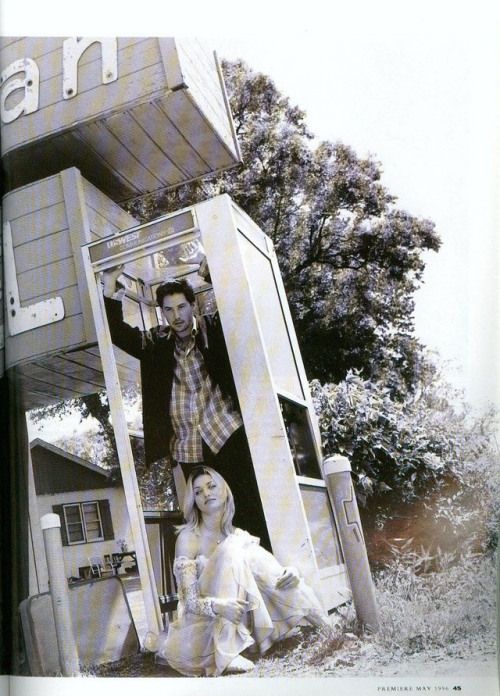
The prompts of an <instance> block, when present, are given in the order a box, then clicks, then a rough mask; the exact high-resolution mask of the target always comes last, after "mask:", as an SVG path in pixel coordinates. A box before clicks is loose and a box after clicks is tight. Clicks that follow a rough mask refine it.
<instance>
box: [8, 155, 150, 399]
mask: <svg viewBox="0 0 500 696" xmlns="http://www.w3.org/2000/svg"><path fill="white" fill-rule="evenodd" d="M3 215H4V220H5V221H9V223H10V226H11V231H12V241H13V247H14V257H15V262H16V271H17V280H18V286H19V294H20V301H21V305H22V306H27V305H29V304H34V303H36V302H39V301H41V300H45V299H48V298H51V297H55V296H57V297H60V298H61V299H62V301H63V304H64V313H65V314H64V318H63V319H62V320H61V321H58V322H55V323H51V324H47V325H46V326H41V327H39V328H37V329H33V330H30V331H26V332H23V333H20V334H17V335H14V336H7V334H8V326H6V336H7V340H6V365H7V367H8V368H11V367H13V366H14V365H17V366H18V370H17V378H18V380H19V389H20V390H21V392H22V395H23V405H24V406H25V408H35V407H38V406H43V405H45V404H47V403H53V402H54V401H59V400H62V399H69V398H73V397H77V396H82V395H84V394H89V393H93V392H96V391H99V390H102V389H103V388H104V379H103V375H102V368H101V364H100V358H99V352H98V350H97V348H96V336H95V328H94V322H93V318H92V313H91V310H90V307H89V303H88V293H87V290H86V282H85V279H84V277H83V272H82V260H81V251H80V247H81V246H82V245H83V244H86V243H88V242H90V241H92V240H94V239H100V238H102V237H105V236H109V235H111V234H114V233H115V232H118V231H121V230H124V229H127V228H129V227H133V226H134V225H136V224H137V220H136V219H135V218H133V217H132V216H131V215H129V214H128V213H127V212H126V211H125V210H123V209H122V208H120V206H118V205H117V204H116V203H114V202H113V201H111V200H110V199H109V198H108V197H107V196H105V195H104V194H103V193H102V192H101V191H99V190H98V189H97V188H96V187H95V186H93V185H92V184H91V183H89V182H88V181H85V179H83V177H82V176H81V174H80V173H79V172H78V170H76V169H74V168H72V169H69V170H65V171H63V172H61V173H60V174H58V175H55V176H51V177H49V178H47V179H44V180H42V181H40V182H37V183H34V184H28V185H27V186H24V187H22V188H20V189H16V190H15V191H12V192H11V193H9V194H7V195H6V196H5V199H4V208H3ZM118 365H119V371H120V377H121V379H122V380H123V383H124V384H131V383H136V382H137V379H138V371H137V365H136V364H135V361H133V360H132V359H131V358H129V357H128V356H124V355H123V354H122V355H121V356H118Z"/></svg>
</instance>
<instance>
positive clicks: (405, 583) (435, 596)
mask: <svg viewBox="0 0 500 696" xmlns="http://www.w3.org/2000/svg"><path fill="white" fill-rule="evenodd" d="M393 556H394V557H393V560H392V561H391V562H390V563H389V564H388V566H387V567H386V568H385V569H383V570H382V571H380V572H378V573H377V574H376V575H375V578H374V580H375V587H376V597H377V605H378V609H379V616H380V627H379V630H378V631H377V633H374V634H365V633H363V632H362V631H361V629H360V627H359V626H358V624H357V620H356V614H355V611H354V608H353V607H352V605H350V604H347V605H344V606H342V607H339V608H338V609H337V611H336V612H335V615H334V621H333V627H332V629H331V630H321V631H318V630H316V629H313V628H309V627H305V626H304V627H301V628H300V629H299V630H298V631H296V632H295V634H294V635H292V636H290V637H289V638H287V639H286V640H283V641H281V642H278V643H277V644H275V645H274V646H273V648H272V650H271V651H269V653H267V654H266V655H265V656H263V657H261V658H259V659H258V660H256V662H255V670H254V671H253V672H251V673H249V674H248V675H241V678H244V677H245V676H250V677H274V676H280V677H283V676H298V677H300V676H370V675H376V674H377V673H378V671H379V670H380V669H381V668H383V667H384V666H390V665H395V664H399V665H400V664H404V663H405V662H411V661H412V660H413V659H414V658H417V657H418V659H420V660H422V661H426V662H436V661H442V660H446V659H457V660H462V659H468V658H470V657H471V656H479V657H481V656H483V657H485V656H486V657H488V656H493V655H494V653H495V644H496V621H495V616H496V611H495V582H496V572H495V559H494V557H493V556H492V555H491V554H490V555H476V554H473V553H472V552H464V553H463V554H462V555H461V556H460V557H456V556H453V555H451V554H439V553H438V554H437V555H436V554H434V555H433V557H432V559H430V557H429V554H426V553H425V552H424V551H422V552H420V553H416V552H415V551H411V550H409V549H408V548H403V549H396V550H394V554H393ZM430 560H432V563H430ZM429 567H432V571H429V570H427V568H429ZM93 673H94V674H95V675H96V676H110V677H116V676H124V677H132V676H141V677H149V676H151V677H167V676H178V675H177V674H176V673H175V672H174V671H173V670H169V669H168V668H165V667H161V666H158V665H155V664H154V658H153V655H151V654H150V653H141V654H139V655H136V656H133V657H132V658H127V659H126V660H122V661H120V662H117V663H113V664H110V665H102V666H100V667H98V668H96V669H95V670H93Z"/></svg>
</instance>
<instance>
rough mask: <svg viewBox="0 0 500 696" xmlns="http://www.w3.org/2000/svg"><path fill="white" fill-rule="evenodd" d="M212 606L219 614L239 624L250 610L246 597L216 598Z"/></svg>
mask: <svg viewBox="0 0 500 696" xmlns="http://www.w3.org/2000/svg"><path fill="white" fill-rule="evenodd" d="M212 608H213V610H214V612H215V614H217V616H223V617H224V618H225V619H227V620H228V621H231V622H232V623H234V624H239V623H240V622H241V621H242V620H243V617H244V615H245V613H246V612H247V611H248V602H246V601H245V600H244V599H214V600H213V601H212Z"/></svg>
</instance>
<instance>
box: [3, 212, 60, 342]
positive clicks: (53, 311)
mask: <svg viewBox="0 0 500 696" xmlns="http://www.w3.org/2000/svg"><path fill="white" fill-rule="evenodd" d="M3 252H4V269H5V290H6V292H5V299H6V309H5V313H6V314H7V325H8V328H9V334H10V335H11V336H15V335H16V334H20V333H23V332H24V331H30V330H31V329H37V328H39V327H40V326H46V325H47V324H52V323H54V322H56V321H60V320H61V319H64V304H63V301H62V298H61V297H51V298H50V299H49V300H42V301H41V302H37V303H35V304H32V305H27V306H26V307H21V301H20V298H19V286H18V284H17V271H16V260H15V257H14V246H13V244H12V231H11V229H10V223H9V222H5V223H4V225H3Z"/></svg>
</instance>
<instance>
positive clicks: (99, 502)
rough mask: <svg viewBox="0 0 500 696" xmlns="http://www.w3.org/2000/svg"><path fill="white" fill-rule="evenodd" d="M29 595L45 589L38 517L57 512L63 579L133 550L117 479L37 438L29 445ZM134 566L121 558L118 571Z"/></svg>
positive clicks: (43, 558)
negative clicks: (92, 560)
mask: <svg viewBox="0 0 500 696" xmlns="http://www.w3.org/2000/svg"><path fill="white" fill-rule="evenodd" d="M30 453H31V467H30V469H31V471H30V474H31V475H30V511H29V519H30V531H31V534H30V537H31V544H30V594H36V593H40V592H44V591H46V590H47V589H48V575H47V565H46V561H45V550H44V544H43V537H42V532H41V526H40V518H41V517H43V516H44V515H46V514H47V513H56V514H58V515H59V517H60V520H61V538H62V543H63V557H64V566H65V571H66V576H67V577H68V578H79V577H83V576H85V574H87V573H88V571H87V570H86V569H88V566H89V557H90V556H101V557H104V556H105V555H108V554H109V555H111V554H114V553H118V552H120V551H122V546H123V543H125V544H126V545H127V548H128V550H133V543H132V533H131V528H130V521H129V517H128V513H127V507H126V504H125V495H124V491H123V486H122V484H121V481H120V480H115V479H114V478H113V477H111V476H110V473H109V472H108V471H106V470H105V469H102V468H101V467H99V466H96V465H95V464H92V463H90V462H87V461H85V460H83V459H81V458H80V457H77V456H75V455H73V454H70V453H69V452H65V451H64V450H62V449H60V448H59V447H56V446H55V445H52V444H49V443H48V442H45V441H44V440H42V439H40V438H37V439H35V440H33V441H32V442H31V444H30ZM132 564H133V560H132V558H128V560H127V559H126V558H124V562H123V565H122V568H121V570H123V569H124V568H126V567H127V566H128V567H130V566H131V565H132Z"/></svg>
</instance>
